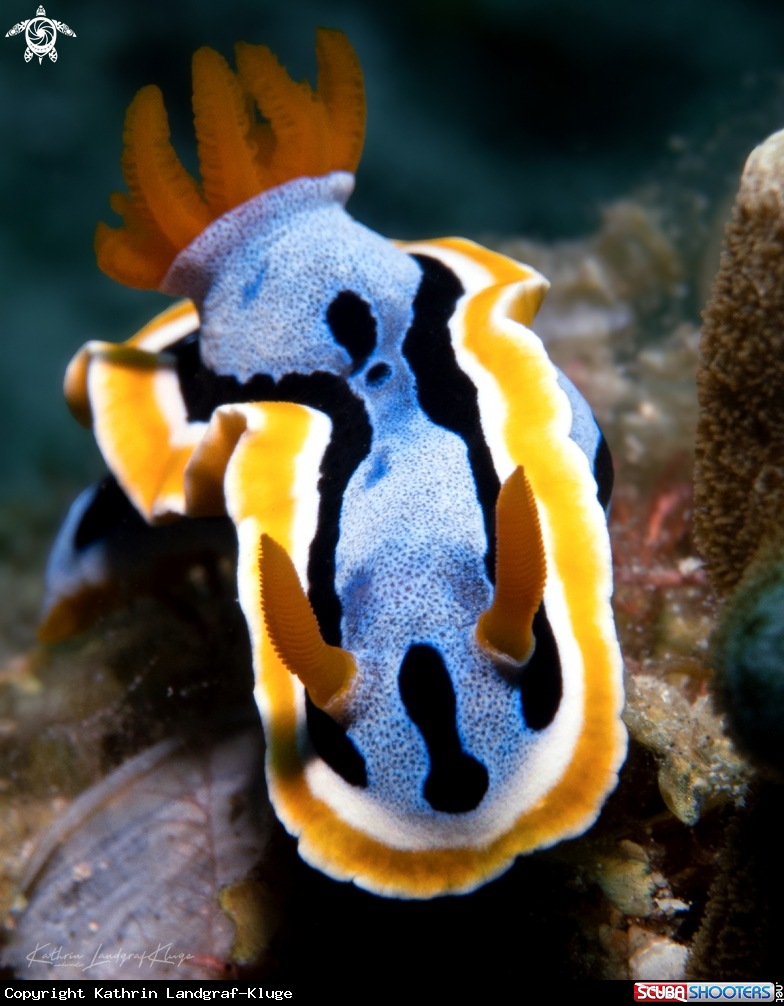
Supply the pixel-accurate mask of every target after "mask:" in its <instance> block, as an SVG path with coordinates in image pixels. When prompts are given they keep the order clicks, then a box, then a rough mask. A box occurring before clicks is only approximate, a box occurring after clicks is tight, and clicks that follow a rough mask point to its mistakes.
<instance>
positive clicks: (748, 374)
mask: <svg viewBox="0 0 784 1006" xmlns="http://www.w3.org/2000/svg"><path fill="white" fill-rule="evenodd" d="M703 318H704V327H703V336H702V342H701V345H700V353H701V360H700V367H699V371H698V374H697V390H698V397H699V403H700V418H699V423H698V426H697V444H696V466H695V512H694V520H695V537H696V541H697V545H698V547H699V549H700V552H701V554H702V557H703V559H704V560H705V562H706V568H707V572H708V575H709V577H710V579H711V582H712V584H713V586H714V588H715V590H716V591H717V593H719V595H720V596H727V595H728V594H729V593H730V592H731V591H732V589H733V588H734V587H735V586H736V584H737V583H738V581H739V580H740V578H741V576H742V575H743V572H744V570H745V569H746V568H747V566H748V565H749V563H750V562H751V561H752V560H753V559H754V557H755V556H756V555H757V553H758V552H759V551H760V549H763V550H764V549H765V545H766V543H767V542H772V541H773V540H775V539H777V538H778V537H779V534H780V528H781V527H782V514H784V407H783V406H784V131H781V132H778V133H774V134H773V135H772V136H770V137H769V138H768V139H767V140H766V141H765V142H764V143H763V144H761V146H759V147H757V148H756V149H755V150H753V151H752V153H751V155H750V156H749V159H748V161H747V162H746V167H745V169H744V172H743V177H742V179H741V184H740V191H739V192H738V196H737V201H736V204H735V208H734V210H733V214H732V220H731V221H730V223H729V224H728V225H727V229H726V234H725V251H724V252H723V254H722V257H721V267H720V269H719V272H718V275H717V276H716V280H715V282H714V284H713V291H712V296H711V300H710V301H709V303H708V305H707V307H706V309H705V311H704V313H703Z"/></svg>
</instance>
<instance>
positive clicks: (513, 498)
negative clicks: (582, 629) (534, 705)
mask: <svg viewBox="0 0 784 1006" xmlns="http://www.w3.org/2000/svg"><path fill="white" fill-rule="evenodd" d="M546 578H547V565H546V561H545V555H544V543H543V541H542V530H541V527H540V524H539V514H538V512H537V509H536V500H535V499H534V494H533V490H532V489H531V485H530V483H529V482H528V479H527V478H526V477H525V472H524V471H523V468H522V466H521V465H519V466H518V467H517V468H516V469H515V470H514V471H513V472H512V474H511V475H510V476H509V478H508V479H507V480H506V482H504V484H503V486H502V487H501V492H500V493H499V494H498V503H497V505H496V572H495V593H494V594H493V603H492V604H491V605H490V607H489V608H488V609H487V611H484V612H482V614H481V615H480V616H479V621H478V622H477V626H476V636H477V640H478V641H479V644H480V645H481V646H482V647H483V648H484V649H485V650H487V651H489V652H490V654H491V655H492V656H493V657H494V658H496V659H497V660H500V661H501V663H502V664H504V665H505V664H508V663H510V664H513V665H516V666H520V665H522V664H525V663H527V662H528V661H529V660H530V659H531V656H532V655H533V651H534V646H535V645H536V641H535V639H534V636H533V632H532V625H533V620H534V615H535V614H536V612H537V609H538V608H539V605H540V604H541V601H542V596H543V594H544V585H545V580H546Z"/></svg>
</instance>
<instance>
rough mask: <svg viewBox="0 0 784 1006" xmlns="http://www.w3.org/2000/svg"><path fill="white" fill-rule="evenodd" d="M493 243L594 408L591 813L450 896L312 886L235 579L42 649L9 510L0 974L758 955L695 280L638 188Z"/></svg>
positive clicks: (566, 968) (632, 966)
mask: <svg viewBox="0 0 784 1006" xmlns="http://www.w3.org/2000/svg"><path fill="white" fill-rule="evenodd" d="M495 247H497V248H498V249H499V250H501V251H503V252H505V253H506V254H509V255H512V256H514V257H516V258H520V259H521V260H524V261H526V262H528V263H529V264H531V265H533V266H535V267H536V268H538V269H540V270H541V271H542V272H543V273H544V274H545V275H547V276H548V277H549V278H550V280H551V282H552V290H551V292H550V294H549V295H548V298H547V300H546V302H545V306H544V307H543V309H542V312H541V314H540V315H539V317H538V319H537V321H536V324H535V328H536V330H537V332H538V333H539V334H540V335H541V337H542V338H543V340H544V341H545V343H546V344H547V347H548V350H549V352H550V354H551V356H552V357H553V359H554V360H555V362H556V363H557V364H558V365H559V366H561V367H562V369H563V370H564V371H565V372H566V373H567V374H568V375H569V377H571V379H572V380H573V381H574V382H575V384H577V385H578V387H580V388H581V390H582V391H583V393H584V394H585V396H586V397H587V398H588V400H589V402H590V403H591V405H592V406H593V408H594V411H595V413H596V416H597V418H598V420H599V422H600V424H601V425H602V427H603V429H604V432H605V435H606V437H607V439H608V442H609V444H610V447H611V449H612V452H613V456H614V460H615V465H616V488H615V494H614V499H613V504H612V512H611V517H610V527H611V534H612V540H613V547H614V554H615V563H616V565H615V598H614V603H615V613H616V620H617V625H618V632H619V636H620V640H621V645H622V649H623V654H624V660H625V666H626V694H627V706H626V712H625V714H624V718H625V721H626V724H627V727H628V729H629V733H630V749H629V756H628V759H627V762H626V765H625V766H624V768H623V770H622V772H621V777H620V783H619V786H618V789H617V790H616V791H615V793H614V794H613V795H612V796H611V798H610V799H609V800H608V802H607V804H606V806H605V808H604V810H603V812H602V815H601V817H600V819H599V821H598V822H597V824H596V825H595V826H594V827H593V828H592V829H591V830H590V831H589V832H588V833H587V834H586V835H584V836H582V837H581V838H579V839H576V840H574V841H571V842H564V843H562V844H561V845H559V846H557V847H556V848H554V849H552V850H549V851H547V852H544V853H539V854H536V855H534V856H529V857H525V858H523V859H520V860H518V861H517V863H516V864H515V866H514V867H513V868H512V869H511V870H510V871H509V872H508V873H507V874H506V875H505V876H503V877H501V878H500V879H499V880H497V881H495V882H494V883H492V884H489V885H487V886H486V887H484V888H482V889H481V890H480V891H478V892H476V893H475V894H473V895H470V896H467V897H462V898H446V899H439V900H436V901H433V902H429V903H410V902H398V901H388V900H385V899H381V898H376V897H374V896H372V895H369V894H367V893H365V892H363V891H360V890H358V889H356V888H354V887H353V886H351V885H345V884H338V883H335V882H333V881H331V880H329V879H327V878H326V877H324V876H322V875H321V874H319V873H317V872H315V871H313V870H311V869H310V868H309V867H307V866H306V865H305V864H304V863H302V862H301V861H300V860H299V858H298V857H297V855H296V852H295V847H294V842H293V840H292V839H290V838H289V837H288V836H287V835H286V834H285V832H284V831H283V829H282V828H281V826H280V825H279V824H278V823H277V822H276V821H275V819H274V817H273V816H272V814H271V811H270V808H269V806H268V804H267V802H266V799H265V795H264V790H263V775H262V772H261V752H262V750H263V740H262V737H261V732H260V727H259V725H258V719H257V716H256V712H255V707H254V704H253V699H252V673H251V667H250V656H249V648H248V642H247V633H246V629H245V625H244V621H243V619H242V616H241V613H240V611H239V607H238V605H237V604H236V601H235V591H234V582H233V570H232V569H231V568H230V566H228V565H226V564H221V563H216V564H215V566H214V567H207V566H205V565H195V566H193V567H192V568H191V569H190V570H189V571H188V572H187V575H185V576H184V577H183V578H182V580H181V581H180V582H177V583H175V584H174V585H173V586H172V587H171V588H170V589H167V591H166V592H165V593H163V594H162V595H160V596H158V597H155V598H140V599H139V600H138V601H136V602H135V603H134V604H133V605H132V606H130V607H128V608H125V609H122V610H119V611H116V612H115V613H114V614H112V615H110V616H107V617H106V618H104V619H103V620H102V621H100V622H99V623H98V624H97V625H96V626H95V627H94V628H93V629H92V630H90V631H89V632H86V633H84V634H82V635H80V636H78V637H76V638H75V639H73V640H71V641H70V642H68V643H65V644H59V645H57V646H52V647H42V646H40V645H37V644H36V642H35V621H36V614H37V607H38V604H39V602H40V595H41V588H42V569H43V563H44V560H45V554H46V548H47V545H48V542H49V540H50V538H51V535H52V533H53V531H54V528H55V526H56V519H57V518H56V514H55V513H54V508H52V510H51V511H50V510H46V509H45V508H43V509H41V510H40V512H36V511H33V512H31V511H30V509H29V508H26V509H24V510H20V509H18V508H17V509H16V510H14V509H13V508H11V507H7V508H6V509H5V510H3V511H2V512H0V598H2V603H1V604H0V919H1V920H3V925H4V949H3V951H2V954H3V957H2V960H3V963H4V965H5V967H6V968H7V969H8V972H7V973H9V974H10V973H12V972H13V973H18V974H20V975H21V974H22V973H24V976H25V977H30V978H32V977H36V978H38V977H41V978H54V979H62V980H83V979H89V978H98V977H99V978H103V979H108V978H124V979H133V978H137V979H141V978H144V979H146V980H149V979H164V978H187V979H210V978H219V977H232V976H253V977H264V978H265V979H269V980H273V979H277V978H280V979H281V980H283V979H284V978H285V979H286V980H287V981H288V982H289V983H290V984H291V987H292V988H297V987H298V983H301V984H302V985H303V987H304V986H305V985H306V984H310V983H312V981H313V980H314V979H313V976H314V975H324V974H327V973H330V971H331V970H332V969H334V967H335V962H336V961H339V960H341V959H342V960H345V956H346V954H347V953H350V956H351V961H352V965H351V975H352V981H361V980H362V979H363V976H365V975H367V976H376V977H377V975H378V974H379V973H388V972H389V970H390V968H394V971H395V974H396V976H397V980H398V981H400V982H403V981H405V980H406V979H407V977H411V976H416V975H417V974H420V973H421V972H422V969H423V968H425V969H427V972H428V973H429V974H431V975H433V976H438V975H439V974H441V973H443V974H445V975H449V976H450V978H451V979H454V978H455V977H458V978H459V977H462V978H464V979H465V980H470V979H484V980H486V981H489V982H490V983H491V984H492V981H493V980H494V979H493V975H503V976H504V980H505V981H506V978H507V977H508V975H509V974H510V973H514V972H521V971H522V970H525V971H527V972H528V973H532V972H533V973H536V974H540V973H548V974H554V973H557V974H559V975H561V976H568V977H570V978H573V979H626V978H647V979H664V978H682V977H685V976H688V977H699V978H701V977H709V978H712V979H716V980H731V979H741V978H760V977H763V976H764V975H763V972H764V971H765V969H766V968H769V967H772V966H773V962H775V959H776V958H775V953H776V947H777V942H778V940H779V939H780V935H781V934H780V932H779V929H778V928H777V925H778V924H777V923H775V906H776V904H777V899H778V898H779V896H780V893H781V890H780V889H781V886H782V884H781V879H780V873H781V870H780V864H779V860H778V858H777V856H776V855H775V852H774V847H775V840H774V836H775V834H776V828H775V823H774V822H775V819H776V815H777V812H778V808H779V807H780V802H781V793H780V790H779V788H778V786H777V784H776V781H775V780H774V779H772V778H771V777H770V774H769V773H766V771H765V770H760V769H755V768H753V767H752V766H751V765H750V763H749V762H748V761H747V760H746V758H744V757H743V756H742V755H741V754H739V753H738V751H737V750H736V749H735V748H734V746H733V744H732V742H731V741H730V740H729V739H728V737H727V735H726V733H725V730H724V725H723V720H722V717H721V715H720V714H719V713H718V712H717V711H716V709H715V708H714V703H713V699H712V696H711V688H710V682H711V671H710V669H709V647H710V637H711V632H712V629H713V626H714V623H715V620H716V613H717V601H716V599H715V598H714V596H713V594H712V593H711V589H710V586H709V583H708V580H707V577H706V575H705V570H704V569H703V565H702V562H701V560H700V558H699V556H698V555H697V553H696V549H695V546H694V543H693V539H692V511H693V491H692V466H693V445H694V437H695V428H696V424H697V399H696V391H695V379H696V372H697V363H698V345H699V332H698V330H697V328H696V326H695V325H694V324H693V323H691V322H690V321H688V319H686V317H685V312H684V311H683V310H682V309H681V308H680V307H679V305H680V304H681V303H682V302H683V299H684V294H683V290H684V287H685V286H686V285H687V284H689V283H696V282H697V278H695V269H696V268H697V267H695V265H694V264H693V263H691V264H690V263H689V262H687V261H686V260H685V259H684V256H683V255H682V253H681V251H680V250H679V245H678V242H677V240H675V239H673V236H672V235H671V234H670V233H669V232H668V229H667V227H666V225H665V223H664V222H663V217H662V216H661V215H660V214H659V213H658V212H657V211H656V209H655V208H653V207H652V206H651V205H650V203H646V201H645V200H644V199H640V200H627V201H624V202H620V203H617V204H615V205H612V206H610V207H609V208H608V209H607V210H606V211H605V214H604V220H603V224H602V227H601V229H600V230H599V231H598V232H597V233H596V234H595V235H594V236H593V237H591V238H586V239H583V240H580V241H573V242H563V243H558V244H549V245H544V244H536V243H532V242H529V241H525V240H522V239H519V240H518V239H514V240H504V241H497V242H495ZM652 318H655V319H657V321H656V326H653V327H654V328H656V331H655V332H653V334H652V323H651V319H652ZM42 945H46V949H42V950H40V951H39V952H38V953H37V954H36V947H37V946H42ZM58 948H59V950H58ZM156 948H157V949H156ZM31 953H32V955H33V957H32V959H31V957H30V955H31ZM96 954H97V957H96V956H95V955H96ZM47 955H51V956H47ZM456 961H458V962H460V963H459V970H460V974H459V975H456V974H455V962H456Z"/></svg>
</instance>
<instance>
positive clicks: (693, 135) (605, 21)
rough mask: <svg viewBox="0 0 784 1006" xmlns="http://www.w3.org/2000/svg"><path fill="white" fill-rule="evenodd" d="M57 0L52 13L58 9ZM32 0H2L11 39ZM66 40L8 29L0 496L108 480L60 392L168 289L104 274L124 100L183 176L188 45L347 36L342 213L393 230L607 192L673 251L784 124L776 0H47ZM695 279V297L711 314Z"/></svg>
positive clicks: (689, 239) (0, 136) (582, 205)
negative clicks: (348, 148)
mask: <svg viewBox="0 0 784 1006" xmlns="http://www.w3.org/2000/svg"><path fill="white" fill-rule="evenodd" d="M49 4H51V8H50V6H49ZM36 5H37V0H9V2H7V3H5V4H3V6H2V16H3V18H4V23H3V25H1V26H0V28H2V32H3V33H4V32H5V31H6V30H8V29H9V28H11V27H12V25H14V24H15V23H16V22H18V21H21V20H25V19H27V18H30V17H33V16H34V13H35V7H36ZM46 6H47V14H48V15H49V16H51V17H54V18H57V19H58V20H61V21H64V22H65V23H67V24H69V25H70V26H71V27H72V28H73V29H74V31H75V32H76V34H77V37H76V38H67V37H62V36H60V37H59V38H58V45H57V48H58V52H59V59H58V61H57V62H56V63H51V62H50V61H49V59H48V58H44V61H43V64H41V65H39V63H38V60H37V59H34V60H33V61H32V62H30V63H25V62H24V60H23V58H22V54H23V52H24V48H25V42H24V39H23V36H22V37H20V36H17V37H15V38H10V39H6V38H2V37H1V35H0V352H1V353H2V356H1V357H0V359H1V361H2V364H1V365H0V500H2V499H8V498H10V497H16V498H17V499H18V498H20V497H21V498H27V499H30V500H35V499H38V500H41V499H42V498H46V497H52V496H55V495H56V496H58V497H59V496H62V497H63V498H64V497H65V496H67V495H68V493H70V492H72V491H73V490H74V489H75V488H76V487H77V486H78V485H79V484H80V483H84V482H86V481H88V480H89V479H90V478H91V477H93V476H94V475H95V473H96V472H98V471H100V460H99V458H98V456H97V452H96V450H95V448H94V446H93V444H92V438H91V436H90V435H89V434H88V433H87V432H86V431H83V430H81V429H80V428H79V427H78V426H77V425H76V423H75V422H74V421H73V420H72V419H71V418H70V416H69V415H68V413H67V410H66V408H65V406H64V404H63V401H62V394H61V381H62V375H63V371H64V368H65V365H66V363H67V362H68V360H69V358H70V357H71V355H72V354H73V353H74V352H75V350H76V349H77V348H78V347H79V346H80V345H81V344H82V343H83V342H84V341H85V340H86V339H90V338H106V339H120V338H126V337H127V336H128V335H130V334H131V333H132V332H133V331H134V330H135V329H136V328H137V327H138V326H139V325H140V324H142V323H143V322H144V321H146V320H147V319H148V318H149V317H150V316H151V315H152V314H154V313H155V312H156V311H158V310H160V309H161V308H162V307H163V306H165V304H166V303H168V299H167V298H164V297H163V296H161V295H159V294H156V293H150V292H139V291H133V290H129V289H126V288H124V287H122V286H120V285H118V284H117V283H114V282H112V281H111V280H109V279H107V278H106V277H104V276H103V275H102V274H101V273H100V272H99V271H98V269H97V268H96V266H95V262H94V257H93V251H92V241H93V232H94V229H95V224H96V221H97V220H99V219H104V220H106V221H107V222H109V223H112V224H116V223H118V222H119V221H118V220H117V219H116V218H114V217H113V215H112V214H111V212H110V211H109V207H108V197H109V193H110V191H111V190H113V189H121V188H122V187H123V183H122V177H121V174H120V151H121V135H122V123H123V115H124V111H125V108H126V106H127V105H128V103H129V101H130V100H131V98H132V97H133V95H134V93H135V92H136V90H137V89H138V88H139V87H141V86H142V85H144V84H148V83H157V84H159V85H160V86H161V87H162V88H163V92H164V96H165V100H166V104H167V107H168V109H169V113H170V118H171V122H172V131H173V136H174V141H175V144H176V146H177V148H178V150H179V152H180V156H181V158H182V159H183V161H184V162H185V163H186V165H187V166H188V167H189V168H190V169H191V170H195V169H196V164H195V149H194V148H195V144H194V141H193V136H192V129H191V124H190V69H189V67H190V57H191V54H192V53H193V51H194V50H195V49H197V48H198V47H199V46H201V45H205V44H207V45H211V46H213V47H215V48H217V49H219V50H220V51H221V52H222V53H224V55H226V56H227V57H229V58H231V53H232V46H233V43H234V42H235V41H236V40H238V39H244V40H246V41H249V42H265V43H266V44H268V45H269V46H271V48H272V49H273V51H275V52H276V53H277V54H278V55H279V56H280V58H281V61H282V62H283V63H284V64H285V65H286V66H287V67H288V69H289V71H290V72H291V73H292V75H293V76H294V77H295V78H296V79H299V78H301V77H303V76H308V77H309V78H310V80H311V81H312V82H313V83H314V84H315V56H314V51H313V41H314V37H313V32H314V28H315V26H316V25H318V24H323V25H327V26H331V27H336V28H341V29H343V30H344V31H346V33H347V34H348V35H349V37H350V39H351V40H352V42H353V44H354V46H355V47H356V49H357V51H358V53H359V56H360V58H361V60H362V64H363V67H364V71H365V76H366V85H367V96H368V108H369V119H368V131H367V144H366V148H365V154H364V157H363V161H362V164H361V166H360V170H359V174H358V183H357V192H356V195H355V196H354V197H353V199H352V201H351V203H350V209H351V210H352V211H353V213H354V214H355V215H356V216H357V217H358V218H359V219H360V220H362V221H363V222H365V223H367V224H369V225H370V226H372V227H374V228H376V229H378V230H379V231H381V232H382V233H384V234H388V235H390V236H398V237H412V238H413V237H425V236H435V235H443V234H452V233H456V234H463V235H466V236H469V237H475V238H480V239H481V238H482V237H483V236H486V235H492V234H495V235H512V234H522V235H526V236H528V237H533V238H538V239H544V240H554V239H559V238H566V237H572V236H577V235H580V234H586V233H589V232H590V231H592V230H593V229H595V227H596V226H597V224H598V220H599V215H600V210H601V207H602V205H605V204H607V203H609V202H611V201H612V200H614V199H617V198H619V197H623V196H626V195H629V194H630V193H635V192H637V193H640V192H645V193H647V198H649V199H653V200H654V201H658V203H659V204H660V205H661V208H662V213H663V214H664V216H665V217H667V220H668V227H669V229H670V234H671V235H672V236H673V237H674V239H675V240H676V241H677V242H680V245H681V251H682V253H683V255H684V257H685V260H687V261H692V262H696V261H697V260H698V259H699V255H700V248H701V243H702V244H704V243H705V241H706V240H707V237H706V235H708V233H709V231H710V226H711V219H712V216H713V215H715V213H716V211H717V207H720V206H721V205H722V202H723V201H724V200H726V197H727V195H728V193H730V192H731V191H732V189H733V188H734V185H735V184H736V181H737V176H738V172H739V170H740V167H741V165H742V162H743V159H744V157H745V155H746V153H747V152H748V150H749V149H750V148H751V146H753V145H754V144H755V143H756V142H759V140H761V139H762V138H763V137H764V136H765V135H766V134H767V133H768V132H770V131H772V130H773V129H775V128H779V127H780V126H782V125H784V98H783V97H782V95H784V84H782V80H784V5H782V4H779V3H775V2H773V0H667V2H654V3H649V4H641V3H629V2H628V0H591V2H587V0H582V2H581V0H564V2H552V0H516V2H513V0H493V2H491V0H448V2H447V0H374V2H373V3H368V2H356V0H355V2H343V3H341V2H338V0H324V2H319V0H286V2H285V3H284V2H281V0H277V2H269V0H254V2H248V0H221V2H220V3H216V2H215V0H190V2H183V0H180V2H176V0H174V2H165V3H160V2H155V3H152V2H148V0H116V2H114V3H111V4H108V3H103V2H101V3H98V2H96V0H46ZM697 301H698V298H697V295H696V294H695V293H694V291H693V290H691V291H688V290H687V292H686V295H685V298H684V311H685V313H686V314H687V315H690V316H691V317H696V316H697V313H698V310H699V307H700V305H699V304H698V302H697Z"/></svg>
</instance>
